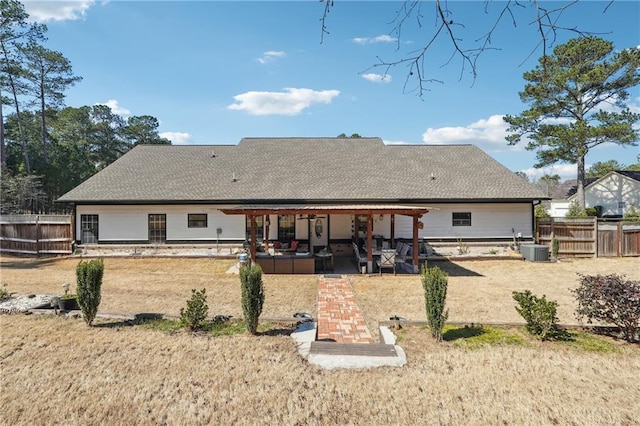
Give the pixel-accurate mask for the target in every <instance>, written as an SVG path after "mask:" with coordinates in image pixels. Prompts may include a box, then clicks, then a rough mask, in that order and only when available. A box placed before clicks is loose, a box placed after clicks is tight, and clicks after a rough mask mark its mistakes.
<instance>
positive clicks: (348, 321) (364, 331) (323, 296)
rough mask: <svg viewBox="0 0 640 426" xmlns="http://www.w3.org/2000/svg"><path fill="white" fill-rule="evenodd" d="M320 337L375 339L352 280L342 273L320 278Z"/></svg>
mask: <svg viewBox="0 0 640 426" xmlns="http://www.w3.org/2000/svg"><path fill="white" fill-rule="evenodd" d="M317 321H318V334H317V337H316V339H317V340H319V341H334V342H337V343H374V340H373V337H372V336H371V332H370V331H369V328H367V325H366V323H365V322H364V316H363V315H362V312H361V311H360V308H359V307H358V303H357V301H356V297H355V294H354V292H353V288H352V287H351V283H350V282H349V280H347V278H346V277H345V276H342V275H321V276H320V277H319V278H318V319H317Z"/></svg>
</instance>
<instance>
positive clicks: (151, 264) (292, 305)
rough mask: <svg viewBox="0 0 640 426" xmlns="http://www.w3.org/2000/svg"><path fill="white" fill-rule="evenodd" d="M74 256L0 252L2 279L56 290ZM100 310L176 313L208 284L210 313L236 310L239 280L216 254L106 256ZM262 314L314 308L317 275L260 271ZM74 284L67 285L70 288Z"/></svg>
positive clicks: (15, 285) (71, 274)
mask: <svg viewBox="0 0 640 426" xmlns="http://www.w3.org/2000/svg"><path fill="white" fill-rule="evenodd" d="M78 262H79V260H78V259H49V260H40V261H35V260H29V259H19V258H8V257H2V258H0V267H1V268H2V277H1V281H2V283H3V284H4V283H6V284H8V289H9V291H10V292H24V293H44V294H60V293H61V291H62V290H61V285H62V284H63V283H64V282H70V283H72V284H74V283H75V268H76V265H77V264H78ZM104 262H105V273H104V282H103V284H102V302H101V304H100V312H110V313H142V312H154V313H163V314H168V315H178V314H179V312H180V308H183V307H184V306H185V304H186V300H187V299H189V298H190V297H191V289H193V288H195V289H198V290H199V289H202V288H205V289H206V290H207V301H208V303H209V307H210V309H209V312H210V314H212V315H217V314H226V315H234V316H240V315H241V314H242V309H241V307H240V280H239V278H238V275H234V274H226V273H225V271H226V270H227V269H229V267H230V266H232V264H233V261H230V260H219V259H210V258H203V259H179V258H169V259H159V258H141V259H121V258H105V261H104ZM264 281H265V291H266V300H267V303H266V304H265V309H264V311H263V316H265V317H281V316H291V315H292V314H293V313H295V312H300V311H304V312H310V313H313V312H315V304H316V278H315V277H314V276H312V275H298V276H295V277H291V276H281V275H269V276H265V279H264ZM73 288H75V286H74V285H72V289H73Z"/></svg>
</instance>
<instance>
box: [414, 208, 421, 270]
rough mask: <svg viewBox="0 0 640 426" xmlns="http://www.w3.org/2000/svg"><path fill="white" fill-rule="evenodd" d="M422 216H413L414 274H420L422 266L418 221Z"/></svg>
mask: <svg viewBox="0 0 640 426" xmlns="http://www.w3.org/2000/svg"><path fill="white" fill-rule="evenodd" d="M419 217H420V216H418V215H413V260H412V263H413V273H414V274H417V273H418V272H420V265H419V264H418V252H419V251H420V247H419V246H418V219H419Z"/></svg>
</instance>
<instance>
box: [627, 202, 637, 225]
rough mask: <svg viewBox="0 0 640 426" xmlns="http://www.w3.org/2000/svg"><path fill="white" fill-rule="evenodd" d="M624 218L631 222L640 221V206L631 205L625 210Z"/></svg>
mask: <svg viewBox="0 0 640 426" xmlns="http://www.w3.org/2000/svg"><path fill="white" fill-rule="evenodd" d="M624 220H626V221H631V222H640V207H638V206H634V205H630V206H629V208H627V210H626V211H625V212H624Z"/></svg>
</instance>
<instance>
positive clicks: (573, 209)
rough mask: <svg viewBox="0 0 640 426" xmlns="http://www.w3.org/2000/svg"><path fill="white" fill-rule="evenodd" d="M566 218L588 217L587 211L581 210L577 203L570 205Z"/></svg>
mask: <svg viewBox="0 0 640 426" xmlns="http://www.w3.org/2000/svg"><path fill="white" fill-rule="evenodd" d="M565 216H566V217H587V216H588V215H587V211H586V210H585V209H583V208H581V207H580V206H579V205H578V203H576V202H575V201H574V202H572V203H571V204H569V210H568V211H567V214H566V215H565Z"/></svg>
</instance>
